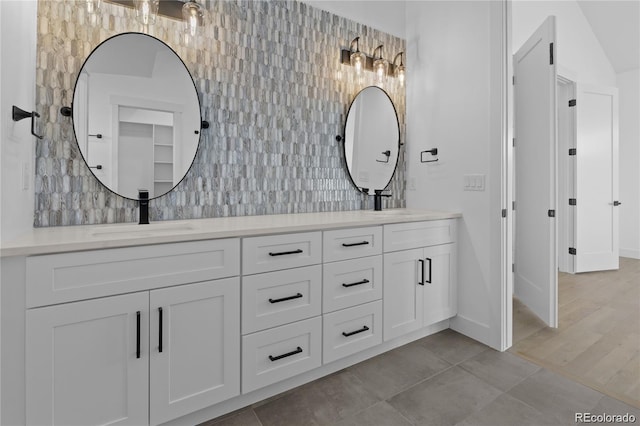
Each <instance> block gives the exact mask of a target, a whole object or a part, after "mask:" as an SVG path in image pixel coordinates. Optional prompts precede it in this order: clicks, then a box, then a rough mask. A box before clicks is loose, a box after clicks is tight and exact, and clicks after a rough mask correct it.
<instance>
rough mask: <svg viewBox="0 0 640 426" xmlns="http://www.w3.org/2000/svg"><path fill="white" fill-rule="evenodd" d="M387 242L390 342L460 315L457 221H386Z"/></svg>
mask: <svg viewBox="0 0 640 426" xmlns="http://www.w3.org/2000/svg"><path fill="white" fill-rule="evenodd" d="M384 241H385V245H384V247H385V254H384V340H385V341H388V340H391V339H394V338H396V337H399V336H402V335H404V334H407V333H410V332H412V331H415V330H418V329H420V328H423V327H425V326H428V325H431V324H434V323H436V322H438V321H442V320H446V319H448V318H451V317H453V316H455V315H456V313H457V285H456V244H455V241H456V222H455V221H454V220H440V221H429V222H414V223H404V224H393V225H385V227H384ZM393 250H398V251H393Z"/></svg>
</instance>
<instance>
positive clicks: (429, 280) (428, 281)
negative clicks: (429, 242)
mask: <svg viewBox="0 0 640 426" xmlns="http://www.w3.org/2000/svg"><path fill="white" fill-rule="evenodd" d="M426 260H428V261H429V279H428V280H424V281H425V282H426V283H427V284H431V278H432V277H431V258H429V257H427V259H426Z"/></svg>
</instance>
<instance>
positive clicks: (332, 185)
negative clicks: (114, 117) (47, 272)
mask: <svg viewBox="0 0 640 426" xmlns="http://www.w3.org/2000/svg"><path fill="white" fill-rule="evenodd" d="M205 5H206V7H207V8H208V10H209V13H210V15H211V23H210V25H208V26H207V28H206V30H205V32H204V34H203V35H202V36H200V38H199V39H198V41H197V43H196V44H195V45H189V46H185V45H184V44H183V42H182V38H181V33H180V31H181V25H180V24H181V23H180V22H178V21H175V20H172V19H168V18H164V17H158V20H157V22H156V25H154V26H153V27H151V28H150V29H149V34H151V35H153V36H155V37H158V38H159V39H161V40H163V41H164V42H165V43H167V44H168V45H169V46H171V47H172V48H173V49H174V50H175V51H176V52H177V53H178V55H180V57H181V58H182V60H183V61H184V62H185V64H186V65H187V67H188V68H189V70H190V72H191V74H192V76H193V78H194V80H195V83H196V87H197V89H198V94H199V96H200V100H201V105H202V115H203V118H204V119H206V120H208V121H209V122H210V124H211V127H210V128H209V129H207V130H204V131H203V132H202V141H201V144H200V148H199V151H198V153H197V155H196V159H195V162H194V164H193V166H192V168H191V170H190V171H189V173H188V174H187V176H186V177H185V179H184V180H183V181H182V182H181V183H180V184H179V185H178V186H177V187H176V188H175V189H174V190H173V191H171V192H170V193H168V194H167V195H165V196H163V197H160V198H157V199H154V200H152V201H151V203H150V219H151V220H152V221H159V220H174V219H196V218H206V217H218V216H244V215H262V214H280V213H303V212H319V211H340V210H358V209H361V208H370V203H371V202H372V200H365V199H364V198H363V196H362V195H361V194H360V193H359V192H358V191H357V190H356V189H355V188H354V187H353V185H352V184H351V181H350V180H349V177H348V175H347V174H346V170H345V168H344V164H343V162H344V160H343V158H342V147H341V145H340V142H337V141H336V139H335V137H336V135H338V134H342V132H343V126H344V120H345V116H346V113H347V110H348V107H349V103H350V102H351V100H352V99H353V97H354V96H355V95H356V94H357V93H358V91H359V90H361V89H362V88H363V87H365V86H368V85H372V84H373V78H374V76H373V73H370V72H367V73H366V74H365V76H364V78H362V79H357V78H355V77H354V73H353V69H352V68H351V67H349V66H346V65H341V64H340V48H341V47H347V46H348V45H349V43H350V42H351V40H352V39H353V38H354V37H356V36H360V48H361V49H370V50H373V48H375V47H376V46H378V45H379V44H383V45H384V46H385V47H384V52H385V57H388V58H390V59H391V58H392V56H393V55H395V54H396V53H398V52H400V51H404V50H405V42H404V40H402V39H400V38H398V37H395V36H392V35H390V34H386V33H383V32H381V31H378V30H375V29H373V28H371V27H368V26H366V25H363V24H359V23H357V22H354V21H351V20H349V19H346V18H342V17H339V16H336V15H333V14H331V13H329V12H325V11H322V10H319V9H316V8H313V7H311V6H309V5H307V4H305V3H301V2H298V1H206V2H205ZM131 12H132V11H131V9H127V8H125V7H122V6H119V5H115V4H111V3H108V2H103V3H102V10H101V13H100V15H99V16H97V17H95V20H94V21H93V22H90V20H89V19H88V17H87V16H86V14H85V13H84V10H83V9H82V8H81V7H80V6H79V3H78V2H77V1H74V0H55V1H50V0H39V1H38V37H37V61H36V67H37V68H36V103H37V105H36V110H37V111H38V112H39V113H40V114H41V116H42V117H41V120H42V121H41V124H42V128H41V131H42V132H43V133H44V135H45V137H44V139H42V140H39V141H37V142H36V171H35V172H36V176H35V214H34V226H35V227H46V226H61V225H84V224H100V223H118V222H134V221H136V220H137V203H136V202H135V201H132V200H129V199H126V198H122V197H120V196H118V195H115V194H113V193H111V192H110V191H109V190H107V189H106V188H104V187H103V186H102V185H101V184H100V183H99V182H98V181H97V180H96V179H95V178H94V177H93V175H92V174H91V172H90V171H89V170H88V169H87V167H86V165H85V164H84V161H83V160H82V157H81V156H80V153H79V152H78V149H77V146H76V143H75V137H74V133H73V125H72V122H71V120H70V119H69V118H67V117H63V116H61V115H60V113H59V110H60V107H62V106H65V105H70V104H71V100H72V99H73V89H74V84H75V81H76V78H77V75H78V72H79V70H80V68H81V66H82V64H83V62H84V60H85V59H86V58H87V56H88V55H89V54H90V53H91V51H92V50H93V49H94V48H95V47H96V46H97V45H98V44H100V43H101V42H102V41H104V40H105V39H107V38H109V37H110V36H112V35H115V34H119V33H122V32H128V31H141V28H140V25H139V24H138V23H137V22H136V21H135V19H134V17H133V14H132V13H131ZM409 66H410V64H409ZM409 84H410V82H409ZM384 89H385V90H386V91H387V92H388V93H389V95H390V96H391V98H392V99H393V101H394V103H395V105H396V108H397V111H398V116H399V120H400V128H401V140H402V141H403V142H404V134H405V132H404V129H405V125H404V124H405V91H404V87H401V86H400V85H399V84H398V82H397V81H396V80H395V79H389V81H388V82H387V83H386V85H385V87H384ZM404 164H405V162H404V149H401V152H400V160H399V163H398V170H397V171H396V174H395V176H394V178H393V180H392V182H391V184H390V185H389V189H390V192H391V193H392V194H393V197H392V198H388V199H385V202H386V206H387V207H404V206H405V201H404V200H405V193H404V191H405V185H404V169H405V165H404Z"/></svg>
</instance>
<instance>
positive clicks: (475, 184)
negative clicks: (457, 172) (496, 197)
mask: <svg viewBox="0 0 640 426" xmlns="http://www.w3.org/2000/svg"><path fill="white" fill-rule="evenodd" d="M484 187H485V175H464V186H463V188H464V190H465V191H484Z"/></svg>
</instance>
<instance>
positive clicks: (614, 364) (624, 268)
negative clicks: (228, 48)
mask: <svg viewBox="0 0 640 426" xmlns="http://www.w3.org/2000/svg"><path fill="white" fill-rule="evenodd" d="M513 313H514V315H513V318H514V322H513V343H514V344H513V346H512V347H511V349H509V351H510V352H512V353H514V354H517V355H519V356H522V357H524V358H525V359H527V360H529V361H532V362H534V363H535V364H537V365H539V366H542V367H544V368H547V369H549V370H551V371H554V372H556V373H559V374H561V375H563V376H565V377H568V378H570V379H573V380H575V381H578V382H580V383H582V384H584V385H587V386H589V387H591V388H592V389H595V390H598V391H600V392H602V393H604V394H607V395H609V396H612V397H614V398H616V399H619V400H621V401H624V402H626V403H627V404H631V405H634V406H636V407H640V260H636V259H629V258H620V269H619V270H618V271H603V272H589V273H582V274H575V275H572V274H564V273H560V274H559V277H558V317H559V326H558V328H557V329H553V328H549V327H546V326H545V324H544V323H543V322H542V321H540V320H539V319H538V318H537V317H536V316H535V315H534V314H533V313H532V312H531V311H529V310H528V309H527V307H526V306H524V305H523V304H522V303H521V302H519V301H518V300H517V299H515V300H514V306H513Z"/></svg>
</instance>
